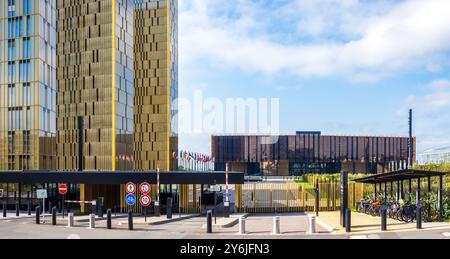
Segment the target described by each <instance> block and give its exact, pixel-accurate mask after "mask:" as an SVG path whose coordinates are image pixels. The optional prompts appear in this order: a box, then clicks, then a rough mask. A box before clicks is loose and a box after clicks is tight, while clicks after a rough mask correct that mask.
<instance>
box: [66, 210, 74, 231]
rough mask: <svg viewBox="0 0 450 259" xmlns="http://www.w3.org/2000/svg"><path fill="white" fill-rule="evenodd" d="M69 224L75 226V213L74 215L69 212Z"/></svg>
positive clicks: (70, 226)
mask: <svg viewBox="0 0 450 259" xmlns="http://www.w3.org/2000/svg"><path fill="white" fill-rule="evenodd" d="M67 226H68V227H69V228H73V226H74V215H73V213H69V215H68V218H67Z"/></svg>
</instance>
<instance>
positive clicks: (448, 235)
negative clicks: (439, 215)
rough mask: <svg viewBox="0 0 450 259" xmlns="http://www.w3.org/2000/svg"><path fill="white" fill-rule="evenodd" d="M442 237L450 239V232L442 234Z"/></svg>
mask: <svg viewBox="0 0 450 259" xmlns="http://www.w3.org/2000/svg"><path fill="white" fill-rule="evenodd" d="M442 235H443V236H444V237H450V232H444V233H442Z"/></svg>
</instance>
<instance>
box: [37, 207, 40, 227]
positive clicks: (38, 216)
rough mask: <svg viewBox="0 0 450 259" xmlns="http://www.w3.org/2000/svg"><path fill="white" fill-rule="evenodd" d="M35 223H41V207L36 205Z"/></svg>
mask: <svg viewBox="0 0 450 259" xmlns="http://www.w3.org/2000/svg"><path fill="white" fill-rule="evenodd" d="M36 224H37V225H39V224H41V207H39V206H37V207H36Z"/></svg>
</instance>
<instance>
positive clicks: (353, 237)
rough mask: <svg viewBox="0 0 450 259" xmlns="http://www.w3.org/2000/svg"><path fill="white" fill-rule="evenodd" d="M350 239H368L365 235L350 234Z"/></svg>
mask: <svg viewBox="0 0 450 259" xmlns="http://www.w3.org/2000/svg"><path fill="white" fill-rule="evenodd" d="M350 239H369V237H368V236H366V235H359V236H350Z"/></svg>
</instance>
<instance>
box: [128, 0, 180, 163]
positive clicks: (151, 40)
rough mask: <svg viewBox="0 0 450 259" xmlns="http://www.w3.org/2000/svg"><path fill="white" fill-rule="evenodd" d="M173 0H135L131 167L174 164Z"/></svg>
mask: <svg viewBox="0 0 450 259" xmlns="http://www.w3.org/2000/svg"><path fill="white" fill-rule="evenodd" d="M177 8H178V1H177V0H136V11H135V20H134V23H135V31H134V33H135V36H134V53H135V64H134V67H135V74H134V89H135V96H134V104H135V106H134V110H135V114H134V121H135V132H134V159H135V170H137V171H142V170H147V171H148V170H156V169H157V167H159V168H160V169H161V170H176V169H177V161H176V160H174V159H173V158H172V155H171V154H172V153H173V152H174V151H176V150H178V133H177V132H178V130H177V128H176V127H177V124H176V123H172V122H173V120H174V116H175V113H176V104H175V101H176V99H177V98H178V36H177V35H178V10H177Z"/></svg>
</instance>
